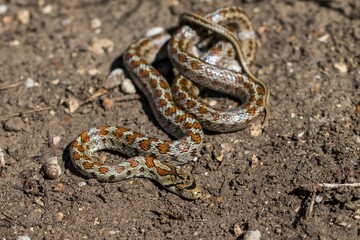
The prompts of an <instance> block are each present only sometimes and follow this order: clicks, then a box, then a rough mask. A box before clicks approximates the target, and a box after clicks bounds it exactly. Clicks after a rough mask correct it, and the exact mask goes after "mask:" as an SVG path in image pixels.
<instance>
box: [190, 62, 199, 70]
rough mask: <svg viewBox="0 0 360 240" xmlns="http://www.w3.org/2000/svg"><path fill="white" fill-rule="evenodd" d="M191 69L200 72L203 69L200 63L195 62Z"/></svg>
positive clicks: (192, 63)
mask: <svg viewBox="0 0 360 240" xmlns="http://www.w3.org/2000/svg"><path fill="white" fill-rule="evenodd" d="M191 68H192V69H193V70H198V69H200V68H201V63H200V62H199V61H196V60H194V61H192V62H191Z"/></svg>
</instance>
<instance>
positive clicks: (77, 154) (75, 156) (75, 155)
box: [71, 152, 81, 161]
mask: <svg viewBox="0 0 360 240" xmlns="http://www.w3.org/2000/svg"><path fill="white" fill-rule="evenodd" d="M80 158H81V155H80V154H79V153H77V152H74V153H73V154H72V158H71V159H72V160H73V161H77V160H80Z"/></svg>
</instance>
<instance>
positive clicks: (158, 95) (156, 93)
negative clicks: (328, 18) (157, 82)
mask: <svg viewBox="0 0 360 240" xmlns="http://www.w3.org/2000/svg"><path fill="white" fill-rule="evenodd" d="M161 95H162V91H161V90H159V89H158V90H156V91H155V92H154V97H155V98H158V97H160V96H161Z"/></svg>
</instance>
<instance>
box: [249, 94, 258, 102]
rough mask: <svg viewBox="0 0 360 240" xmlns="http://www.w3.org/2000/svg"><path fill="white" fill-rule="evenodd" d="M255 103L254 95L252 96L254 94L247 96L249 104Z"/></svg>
mask: <svg viewBox="0 0 360 240" xmlns="http://www.w3.org/2000/svg"><path fill="white" fill-rule="evenodd" d="M255 101H256V97H255V95H254V94H251V95H250V96H249V102H255Z"/></svg>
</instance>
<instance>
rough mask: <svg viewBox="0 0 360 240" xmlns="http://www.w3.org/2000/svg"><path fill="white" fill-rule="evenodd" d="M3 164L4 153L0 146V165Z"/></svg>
mask: <svg viewBox="0 0 360 240" xmlns="http://www.w3.org/2000/svg"><path fill="white" fill-rule="evenodd" d="M2 166H5V154H4V150H3V149H2V148H0V167H2Z"/></svg>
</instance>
